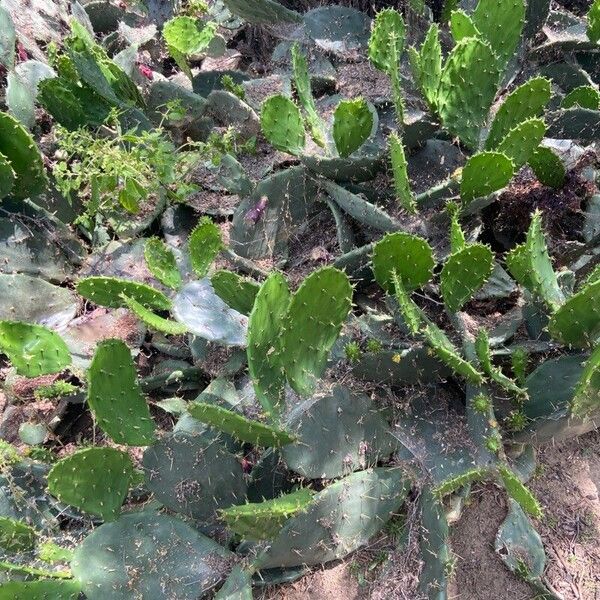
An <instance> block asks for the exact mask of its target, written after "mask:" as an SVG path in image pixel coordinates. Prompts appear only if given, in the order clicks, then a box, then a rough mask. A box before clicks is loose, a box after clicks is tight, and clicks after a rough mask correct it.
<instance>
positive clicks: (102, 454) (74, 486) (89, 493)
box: [48, 448, 133, 521]
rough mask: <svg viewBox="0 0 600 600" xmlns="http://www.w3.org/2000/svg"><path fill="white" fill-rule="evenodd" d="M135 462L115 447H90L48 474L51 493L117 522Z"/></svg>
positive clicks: (71, 503) (65, 460) (60, 461)
mask: <svg viewBox="0 0 600 600" xmlns="http://www.w3.org/2000/svg"><path fill="white" fill-rule="evenodd" d="M132 476H133V463H132V462H131V458H129V455H128V454H127V453H126V452H122V451H121V450H116V449H115V448H86V449H85V450H79V451H78V452H75V453H74V454H71V455H70V456H67V458H63V459H62V460H59V461H58V462H57V463H56V464H55V465H54V466H53V467H52V470H51V471H50V473H48V491H49V492H50V493H51V494H52V495H53V496H56V497H57V498H58V499H59V500H60V501H61V502H64V503H65V504H69V505H71V506H75V507H76V508H79V509H81V510H83V511H85V512H87V513H90V514H92V515H98V516H99V517H101V518H102V519H103V520H105V521H114V520H115V519H116V518H118V516H119V514H120V512H121V506H122V505H123V501H124V500H125V497H126V496H127V493H128V491H129V486H130V484H131V478H132Z"/></svg>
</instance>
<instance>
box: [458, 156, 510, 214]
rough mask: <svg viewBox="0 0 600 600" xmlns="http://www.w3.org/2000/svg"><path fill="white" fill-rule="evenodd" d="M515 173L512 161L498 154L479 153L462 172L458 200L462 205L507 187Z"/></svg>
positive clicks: (468, 162)
mask: <svg viewBox="0 0 600 600" xmlns="http://www.w3.org/2000/svg"><path fill="white" fill-rule="evenodd" d="M514 172H515V165H514V163H513V161H512V160H511V159H510V158H509V157H508V156H506V155H504V154H501V153H500V152H480V153H479V154H475V155H473V156H471V157H470V158H469V160H468V161H467V164H466V165H465V166H464V167H463V170H462V179H461V182H460V198H461V200H462V201H463V203H464V204H468V203H469V202H471V201H473V200H475V199H476V198H482V197H483V196H487V195H488V194H491V193H492V192H496V191H497V190H500V189H502V188H503V187H504V186H506V185H508V182H509V181H510V180H511V178H512V176H513V175H514Z"/></svg>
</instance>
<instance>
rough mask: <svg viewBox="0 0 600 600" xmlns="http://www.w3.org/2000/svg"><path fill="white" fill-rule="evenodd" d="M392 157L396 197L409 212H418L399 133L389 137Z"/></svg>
mask: <svg viewBox="0 0 600 600" xmlns="http://www.w3.org/2000/svg"><path fill="white" fill-rule="evenodd" d="M389 144H390V159H391V163H392V174H393V176H394V188H395V190H396V197H397V198H398V201H399V202H400V204H402V206H403V207H404V208H405V209H406V210H407V211H408V212H409V213H415V212H417V205H416V201H415V195H414V194H413V192H412V190H411V189H410V182H409V179H408V173H407V170H406V168H407V162H406V156H405V154H404V146H403V144H402V140H401V139H400V138H399V137H398V135H397V134H395V133H392V134H391V135H390V137H389Z"/></svg>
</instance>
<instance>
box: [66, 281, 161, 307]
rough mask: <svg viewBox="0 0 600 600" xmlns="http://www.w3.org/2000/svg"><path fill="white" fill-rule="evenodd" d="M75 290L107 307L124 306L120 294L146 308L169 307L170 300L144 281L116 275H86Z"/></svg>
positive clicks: (95, 302)
mask: <svg viewBox="0 0 600 600" xmlns="http://www.w3.org/2000/svg"><path fill="white" fill-rule="evenodd" d="M77 292H78V293H79V294H81V295H82V296H83V297H84V298H87V299H88V300H90V301H91V302H93V303H94V304H98V305H99V306H106V307H108V308H120V307H122V306H124V305H125V301H124V300H123V297H122V294H125V296H127V297H128V298H133V299H134V300H136V301H137V302H139V303H140V304H142V305H143V306H145V307H146V308H150V309H155V310H169V309H170V308H171V301H170V300H169V299H168V298H167V297H166V296H165V295H164V294H163V293H162V292H160V291H159V290H156V289H154V288H153V287H150V286H149V285H145V284H144V283H138V282H137V281H130V280H129V279H120V278H118V277H104V276H94V277H86V278H85V279H81V280H79V281H78V283H77Z"/></svg>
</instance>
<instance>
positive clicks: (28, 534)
mask: <svg viewBox="0 0 600 600" xmlns="http://www.w3.org/2000/svg"><path fill="white" fill-rule="evenodd" d="M36 540H37V533H36V531H35V529H34V528H33V527H30V526H29V525H27V523H24V522H23V521H18V520H17V519H11V518H9V517H0V549H2V550H4V551H5V552H10V553H18V552H27V551H29V550H33V548H34V547H35V543H36Z"/></svg>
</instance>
